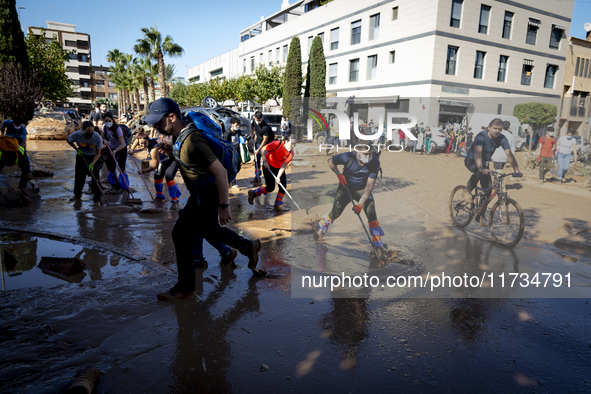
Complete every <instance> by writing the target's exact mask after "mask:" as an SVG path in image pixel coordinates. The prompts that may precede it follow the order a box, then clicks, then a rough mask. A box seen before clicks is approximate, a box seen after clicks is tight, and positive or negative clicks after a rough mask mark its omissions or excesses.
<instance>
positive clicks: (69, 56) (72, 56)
mask: <svg viewBox="0 0 591 394" xmlns="http://www.w3.org/2000/svg"><path fill="white" fill-rule="evenodd" d="M68 58H70V60H78V55H76V54H75V53H70V54H69V55H68Z"/></svg>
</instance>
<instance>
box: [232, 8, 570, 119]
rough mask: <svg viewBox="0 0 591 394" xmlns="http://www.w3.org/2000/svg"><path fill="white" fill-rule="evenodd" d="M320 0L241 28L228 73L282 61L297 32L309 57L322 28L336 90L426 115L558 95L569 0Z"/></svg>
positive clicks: (502, 108)
mask: <svg viewBox="0 0 591 394" xmlns="http://www.w3.org/2000/svg"><path fill="white" fill-rule="evenodd" d="M319 3H320V2H319V1H318V0H312V1H310V0H300V1H297V2H295V3H293V4H291V5H288V4H287V3H286V2H285V1H284V3H283V5H282V9H281V11H279V12H277V13H275V14H273V15H271V16H269V17H267V18H263V19H262V20H261V21H259V22H257V23H256V24H254V25H252V26H250V27H248V28H247V29H245V30H243V31H242V32H240V37H241V42H240V44H239V47H238V49H237V61H238V64H237V67H235V69H236V68H237V72H235V73H233V74H228V76H229V77H232V76H236V75H240V74H243V73H250V72H252V70H253V69H254V68H255V67H258V66H259V65H260V64H262V65H264V66H267V67H269V66H273V65H279V66H284V65H285V63H286V60H287V54H288V51H289V44H290V41H291V39H292V37H294V36H298V37H299V39H300V42H301V49H302V61H303V63H304V66H305V65H306V64H307V61H308V54H309V51H310V46H311V44H312V39H313V38H314V37H315V36H317V35H320V37H321V39H322V41H323V46H324V53H325V57H326V64H327V76H326V81H327V86H326V88H327V94H328V95H329V96H336V97H352V96H355V97H384V98H389V99H385V100H384V102H385V103H388V102H389V103H390V104H391V106H392V105H393V103H396V105H393V106H394V107H396V108H397V110H399V111H400V112H405V111H409V112H412V113H415V114H416V115H417V116H418V120H419V121H420V122H424V123H425V124H431V125H436V124H438V123H439V122H442V121H446V120H449V119H454V118H455V119H461V117H462V116H463V115H466V114H469V113H470V112H474V111H476V112H485V113H498V114H501V113H502V114H507V115H512V113H513V106H514V103H516V102H544V103H553V104H557V103H558V102H559V99H560V96H561V86H562V83H561V81H562V79H563V74H564V65H565V59H566V51H567V47H568V40H567V37H566V32H567V31H568V30H569V28H570V21H571V14H572V8H573V3H572V2H570V1H555V0H521V1H519V0H515V1H513V0H489V1H484V2H481V1H473V0H382V1H378V0H365V1H358V0H334V1H332V2H329V3H328V4H326V5H323V6H320V4H319ZM231 53H234V51H232V52H231ZM483 98H486V99H485V100H483ZM475 101H479V102H480V104H479V106H478V108H475ZM360 116H361V117H362V118H363V115H360Z"/></svg>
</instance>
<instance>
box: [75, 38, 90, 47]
mask: <svg viewBox="0 0 591 394" xmlns="http://www.w3.org/2000/svg"><path fill="white" fill-rule="evenodd" d="M76 46H77V47H78V48H88V41H81V40H78V41H76Z"/></svg>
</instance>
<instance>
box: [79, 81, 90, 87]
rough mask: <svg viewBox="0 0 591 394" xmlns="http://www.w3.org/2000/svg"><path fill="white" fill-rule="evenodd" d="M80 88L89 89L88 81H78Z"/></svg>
mask: <svg viewBox="0 0 591 394" xmlns="http://www.w3.org/2000/svg"><path fill="white" fill-rule="evenodd" d="M80 87H82V88H89V87H90V81H89V80H87V79H85V80H81V81H80Z"/></svg>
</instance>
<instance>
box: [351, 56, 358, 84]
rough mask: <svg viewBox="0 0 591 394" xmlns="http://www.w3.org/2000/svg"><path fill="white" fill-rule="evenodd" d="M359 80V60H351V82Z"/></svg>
mask: <svg viewBox="0 0 591 394" xmlns="http://www.w3.org/2000/svg"><path fill="white" fill-rule="evenodd" d="M358 79H359V59H353V60H349V82H357V80H358Z"/></svg>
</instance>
